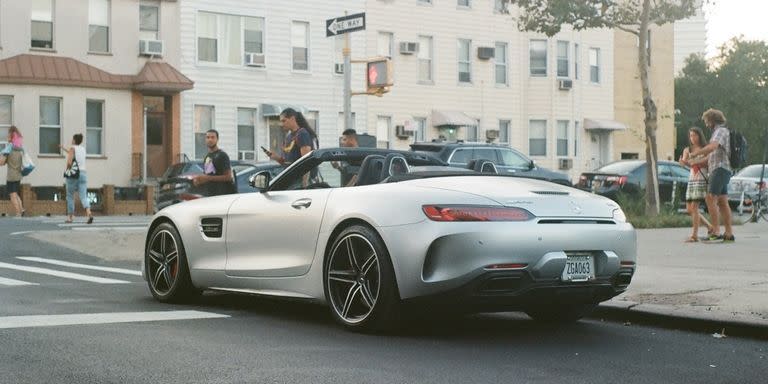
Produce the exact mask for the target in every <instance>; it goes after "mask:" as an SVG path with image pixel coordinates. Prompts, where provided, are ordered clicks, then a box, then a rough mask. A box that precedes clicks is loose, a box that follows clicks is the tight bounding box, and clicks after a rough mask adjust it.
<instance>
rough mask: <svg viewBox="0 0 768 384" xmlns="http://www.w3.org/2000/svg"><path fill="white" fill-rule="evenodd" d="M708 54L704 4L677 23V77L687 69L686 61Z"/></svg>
mask: <svg viewBox="0 0 768 384" xmlns="http://www.w3.org/2000/svg"><path fill="white" fill-rule="evenodd" d="M706 53H707V19H706V17H705V15H704V10H703V6H702V2H701V1H699V2H698V4H696V13H695V14H694V15H693V16H691V17H689V18H687V19H684V20H680V21H676V22H675V76H679V75H680V72H681V71H682V70H683V68H684V67H685V59H687V58H688V57H689V56H691V55H692V54H700V55H704V54H706Z"/></svg>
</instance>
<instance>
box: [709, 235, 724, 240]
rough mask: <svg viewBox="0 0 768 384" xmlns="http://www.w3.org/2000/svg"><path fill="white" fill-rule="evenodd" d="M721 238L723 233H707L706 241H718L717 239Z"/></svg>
mask: <svg viewBox="0 0 768 384" xmlns="http://www.w3.org/2000/svg"><path fill="white" fill-rule="evenodd" d="M722 239H723V235H714V234H711V235H709V237H707V240H708V241H718V240H722Z"/></svg>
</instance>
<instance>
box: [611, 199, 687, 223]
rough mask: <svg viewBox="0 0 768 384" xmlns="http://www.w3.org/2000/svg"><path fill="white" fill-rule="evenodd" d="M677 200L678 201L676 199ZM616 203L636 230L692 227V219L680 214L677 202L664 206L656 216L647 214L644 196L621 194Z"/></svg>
mask: <svg viewBox="0 0 768 384" xmlns="http://www.w3.org/2000/svg"><path fill="white" fill-rule="evenodd" d="M676 200H677V199H676ZM616 202H617V203H619V206H620V207H621V209H622V210H623V211H624V214H625V215H627V221H629V222H630V223H631V224H632V225H633V226H634V227H635V228H681V227H690V226H691V217H690V216H689V215H688V214H681V213H678V212H677V210H676V209H674V208H673V207H676V206H677V205H678V202H677V201H674V202H673V203H672V204H662V207H661V212H660V213H659V214H658V215H656V216H647V215H646V214H645V196H644V195H643V194H625V193H620V194H619V195H618V197H617V198H616Z"/></svg>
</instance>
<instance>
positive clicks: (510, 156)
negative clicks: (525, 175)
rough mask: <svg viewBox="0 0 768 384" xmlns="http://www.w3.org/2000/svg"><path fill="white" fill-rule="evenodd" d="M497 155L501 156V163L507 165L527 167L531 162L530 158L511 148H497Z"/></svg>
mask: <svg viewBox="0 0 768 384" xmlns="http://www.w3.org/2000/svg"><path fill="white" fill-rule="evenodd" d="M499 156H501V164H502V165H506V166H507V167H514V168H521V169H528V166H529V165H530V164H531V161H530V160H528V159H526V158H525V157H523V155H521V154H519V153H517V151H514V150H512V149H505V150H499Z"/></svg>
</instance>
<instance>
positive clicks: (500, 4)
mask: <svg viewBox="0 0 768 384" xmlns="http://www.w3.org/2000/svg"><path fill="white" fill-rule="evenodd" d="M508 11H509V10H508V9H507V2H506V0H494V2H493V13H507V12H508Z"/></svg>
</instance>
